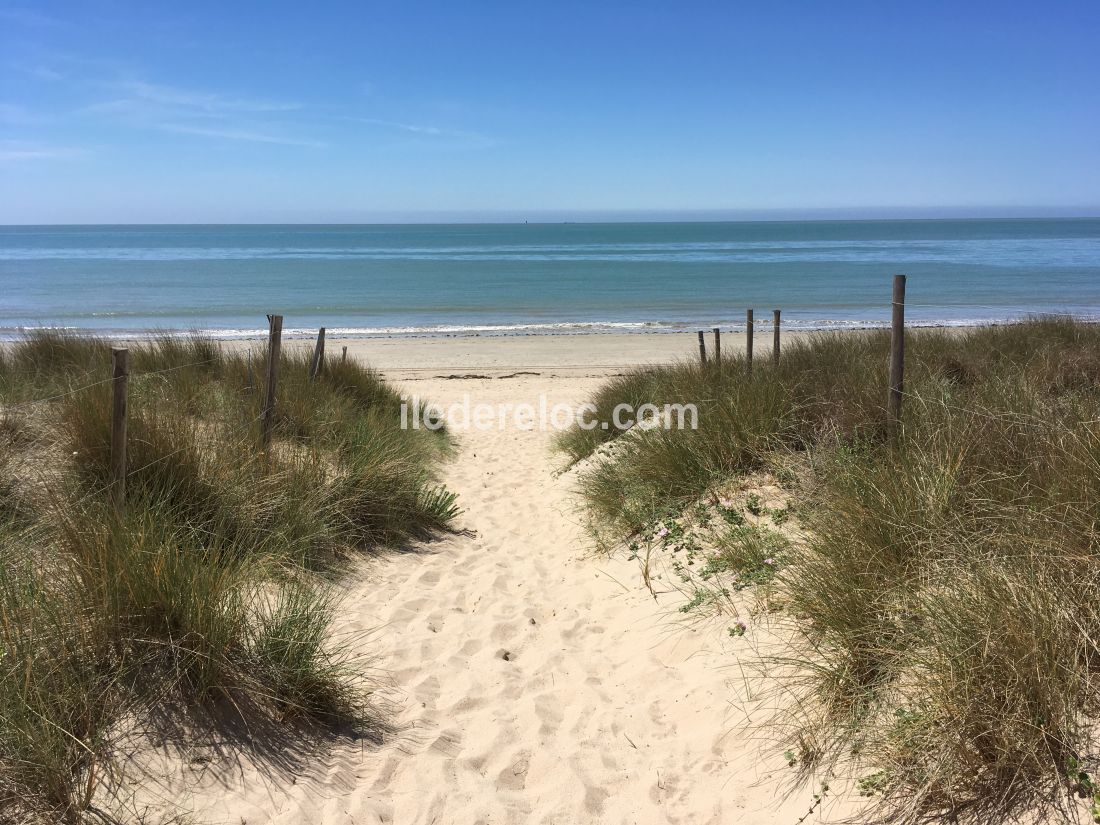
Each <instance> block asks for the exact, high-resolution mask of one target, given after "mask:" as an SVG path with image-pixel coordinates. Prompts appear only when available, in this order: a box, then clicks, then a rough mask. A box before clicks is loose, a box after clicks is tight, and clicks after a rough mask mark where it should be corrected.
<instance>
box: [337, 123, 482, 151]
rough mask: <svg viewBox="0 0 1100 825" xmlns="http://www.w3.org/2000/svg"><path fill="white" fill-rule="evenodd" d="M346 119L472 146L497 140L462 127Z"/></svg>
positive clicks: (480, 145) (479, 145)
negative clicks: (453, 127)
mask: <svg viewBox="0 0 1100 825" xmlns="http://www.w3.org/2000/svg"><path fill="white" fill-rule="evenodd" d="M348 120H352V121H355V122H356V123H365V124H367V125H368V126H377V127H379V128H382V129H390V130H393V131H398V132H405V133H407V134H411V135H417V136H420V137H424V138H440V139H449V140H450V141H452V142H453V141H458V142H461V143H462V144H464V145H469V146H472V147H489V146H495V145H496V144H497V141H496V140H495V139H494V138H491V137H489V136H488V135H483V134H481V133H480V132H469V131H465V130H462V129H446V128H442V127H439V126H424V125H419V124H415V123H402V122H400V121H396V120H382V119H379V118H373V117H349V118H348Z"/></svg>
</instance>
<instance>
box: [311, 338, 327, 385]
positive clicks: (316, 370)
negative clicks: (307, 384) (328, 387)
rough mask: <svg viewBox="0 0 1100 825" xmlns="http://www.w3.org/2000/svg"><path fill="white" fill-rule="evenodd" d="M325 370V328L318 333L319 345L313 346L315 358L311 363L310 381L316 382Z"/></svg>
mask: <svg viewBox="0 0 1100 825" xmlns="http://www.w3.org/2000/svg"><path fill="white" fill-rule="evenodd" d="M324 368H325V328H324V327H321V329H320V330H318V331H317V343H316V344H314V345H313V358H312V360H311V361H310V363H309V380H310V381H315V380H316V379H317V376H318V375H320V374H321V371H322V370H324Z"/></svg>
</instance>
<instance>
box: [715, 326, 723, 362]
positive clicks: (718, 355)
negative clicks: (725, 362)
mask: <svg viewBox="0 0 1100 825" xmlns="http://www.w3.org/2000/svg"><path fill="white" fill-rule="evenodd" d="M721 360H722V330H720V329H719V328H718V327H715V328H714V363H716V364H717V363H718V362H719V361H721Z"/></svg>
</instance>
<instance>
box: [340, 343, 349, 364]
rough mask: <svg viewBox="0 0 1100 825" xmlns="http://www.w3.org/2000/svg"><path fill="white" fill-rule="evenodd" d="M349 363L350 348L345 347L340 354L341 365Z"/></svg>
mask: <svg viewBox="0 0 1100 825" xmlns="http://www.w3.org/2000/svg"><path fill="white" fill-rule="evenodd" d="M347 361H348V348H347V347H344V348H343V349H342V350H341V352H340V363H341V364H346V363H347Z"/></svg>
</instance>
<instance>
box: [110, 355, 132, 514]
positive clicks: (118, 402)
mask: <svg viewBox="0 0 1100 825" xmlns="http://www.w3.org/2000/svg"><path fill="white" fill-rule="evenodd" d="M111 362H112V365H113V370H112V373H111V381H112V384H113V386H112V390H113V397H112V399H111V402H112V403H111V500H112V501H113V502H114V505H115V509H117V510H121V509H122V508H123V507H124V506H125V504H126V413H127V409H126V407H127V390H128V385H129V383H130V351H129V350H128V349H114V348H112V349H111Z"/></svg>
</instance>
